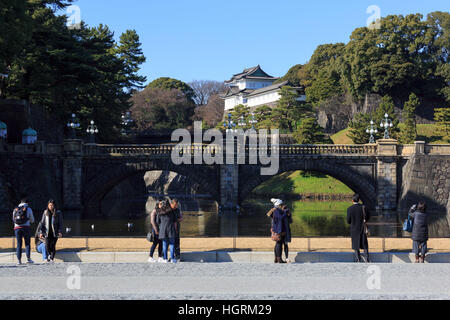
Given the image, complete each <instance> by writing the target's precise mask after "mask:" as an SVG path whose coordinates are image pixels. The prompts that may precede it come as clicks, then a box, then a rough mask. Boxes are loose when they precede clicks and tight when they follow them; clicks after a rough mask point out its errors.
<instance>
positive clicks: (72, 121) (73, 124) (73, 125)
mask: <svg viewBox="0 0 450 320" xmlns="http://www.w3.org/2000/svg"><path fill="white" fill-rule="evenodd" d="M67 127H68V128H71V129H72V137H71V138H72V139H76V137H77V135H76V132H75V129H76V128H79V127H80V123H79V122H78V119H77V116H76V115H75V113H72V118H71V119H70V121H69V122H68V123H67Z"/></svg>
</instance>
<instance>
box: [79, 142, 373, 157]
mask: <svg viewBox="0 0 450 320" xmlns="http://www.w3.org/2000/svg"><path fill="white" fill-rule="evenodd" d="M236 151H237V152H238V153H240V152H242V151H244V152H245V154H250V153H254V152H258V153H259V152H263V153H265V154H268V155H270V154H273V153H275V154H279V155H286V156H288V155H314V154H317V155H320V154H321V155H376V154H377V145H375V144H374V145H325V144H324V145H269V146H267V147H261V146H253V145H245V147H244V150H243V149H242V147H240V146H236ZM172 152H176V153H178V154H179V155H183V154H191V155H195V154H211V155H215V154H217V153H220V152H224V153H225V152H226V148H223V147H221V146H218V145H211V144H209V145H194V144H193V145H85V146H84V154H85V155H87V156H89V155H112V156H114V155H118V156H133V155H155V156H170V155H171V154H172Z"/></svg>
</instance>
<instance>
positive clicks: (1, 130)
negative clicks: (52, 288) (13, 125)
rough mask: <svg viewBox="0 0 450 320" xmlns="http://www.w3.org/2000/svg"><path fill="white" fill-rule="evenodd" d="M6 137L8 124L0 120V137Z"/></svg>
mask: <svg viewBox="0 0 450 320" xmlns="http://www.w3.org/2000/svg"><path fill="white" fill-rule="evenodd" d="M7 137H8V126H7V125H6V123H4V122H2V121H0V139H6V138H7Z"/></svg>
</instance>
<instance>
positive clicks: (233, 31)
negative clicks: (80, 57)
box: [74, 0, 450, 82]
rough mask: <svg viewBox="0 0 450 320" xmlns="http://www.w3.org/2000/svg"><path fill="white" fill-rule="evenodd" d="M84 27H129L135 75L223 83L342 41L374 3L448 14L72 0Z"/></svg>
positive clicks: (281, 2)
mask: <svg viewBox="0 0 450 320" xmlns="http://www.w3.org/2000/svg"><path fill="white" fill-rule="evenodd" d="M74 4H75V5H77V6H79V8H80V12H81V19H82V20H84V21H85V22H86V23H87V24H88V25H89V26H96V25H98V24H100V23H103V24H106V25H108V26H109V27H110V29H111V30H113V31H114V32H115V36H116V38H117V39H118V38H119V36H120V34H121V33H122V32H124V31H125V30H127V29H135V30H136V31H137V32H138V34H139V36H140V39H141V42H142V48H143V51H144V54H145V56H146V57H147V62H146V63H145V64H144V65H143V66H142V69H141V72H140V73H141V74H142V75H145V76H147V80H148V82H149V81H151V80H154V79H156V78H159V77H164V76H166V77H172V78H176V79H180V80H182V81H185V82H190V81H192V80H217V81H224V80H228V79H229V78H230V77H231V76H232V75H233V74H235V73H238V72H240V71H242V70H243V69H244V68H246V67H251V66H255V65H258V64H260V65H261V66H262V68H263V69H264V70H265V71H266V72H267V73H269V74H271V75H273V76H283V75H284V74H285V73H286V72H287V71H288V70H289V68H290V67H291V66H293V65H295V64H299V63H301V64H303V63H305V62H307V61H308V60H309V58H310V57H311V55H312V53H313V52H314V50H315V49H316V47H317V46H318V45H320V44H325V43H336V42H345V43H346V42H347V41H348V39H349V36H350V34H351V32H352V31H353V30H354V29H355V28H357V27H361V26H365V25H366V23H367V20H368V19H369V17H370V16H371V15H372V13H367V8H368V7H369V6H371V5H376V6H378V7H379V8H380V11H381V16H386V15H389V14H403V15H406V14H410V13H422V14H423V15H424V16H426V14H428V13H430V12H432V11H449V7H450V5H449V2H448V0H427V1H424V0H408V1H404V0H368V1H367V0H341V1H317V0H316V1H314V0H308V1H305V0H271V1H268V0H240V1H239V0H227V1H218V0H191V1H186V0H170V1H161V0H78V1H76V2H75V3H74Z"/></svg>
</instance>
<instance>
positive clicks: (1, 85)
mask: <svg viewBox="0 0 450 320" xmlns="http://www.w3.org/2000/svg"><path fill="white" fill-rule="evenodd" d="M8 73H9V70H6V73H0V78H1V79H2V81H1V82H0V97H1V98H4V97H5V90H4V87H5V80H6V79H8V77H9V74H8Z"/></svg>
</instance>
